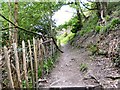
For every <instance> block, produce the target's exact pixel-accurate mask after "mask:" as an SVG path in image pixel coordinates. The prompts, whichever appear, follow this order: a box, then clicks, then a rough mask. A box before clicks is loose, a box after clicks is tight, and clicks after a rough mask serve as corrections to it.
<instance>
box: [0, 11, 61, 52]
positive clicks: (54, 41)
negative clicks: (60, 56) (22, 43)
mask: <svg viewBox="0 0 120 90" xmlns="http://www.w3.org/2000/svg"><path fill="white" fill-rule="evenodd" d="M0 16H1V17H2V18H3V19H5V20H6V21H8V22H9V23H11V24H12V25H13V26H15V28H18V29H21V30H23V31H26V32H29V33H32V34H35V35H38V36H40V37H41V38H42V39H44V37H45V38H52V40H53V43H54V44H55V46H56V48H57V49H58V50H59V51H60V52H61V53H63V51H61V50H60V49H59V47H58V46H57V44H56V42H55V39H54V37H47V36H43V35H40V34H38V33H36V32H32V31H29V30H26V29H24V28H22V27H20V26H17V25H15V24H14V23H13V22H12V21H10V20H9V19H7V18H6V17H4V16H3V15H2V14H1V13H0Z"/></svg>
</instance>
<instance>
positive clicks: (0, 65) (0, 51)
mask: <svg viewBox="0 0 120 90" xmlns="http://www.w3.org/2000/svg"><path fill="white" fill-rule="evenodd" d="M1 53H2V50H1V47H0V90H2V63H3V62H2V54H1Z"/></svg>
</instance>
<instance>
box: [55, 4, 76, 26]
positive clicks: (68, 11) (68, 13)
mask: <svg viewBox="0 0 120 90" xmlns="http://www.w3.org/2000/svg"><path fill="white" fill-rule="evenodd" d="M75 12H76V11H75V9H73V8H71V7H70V6H69V5H64V6H62V7H61V9H60V10H58V11H57V12H55V14H54V16H53V19H55V21H56V26H59V25H61V24H64V23H65V22H67V21H69V20H70V19H71V18H72V16H73V15H74V13H75Z"/></svg>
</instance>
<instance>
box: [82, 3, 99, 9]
mask: <svg viewBox="0 0 120 90" xmlns="http://www.w3.org/2000/svg"><path fill="white" fill-rule="evenodd" d="M80 3H81V4H82V5H83V6H84V7H85V8H86V9H88V10H97V8H88V7H87V6H86V5H85V4H84V3H83V2H81V1H80Z"/></svg>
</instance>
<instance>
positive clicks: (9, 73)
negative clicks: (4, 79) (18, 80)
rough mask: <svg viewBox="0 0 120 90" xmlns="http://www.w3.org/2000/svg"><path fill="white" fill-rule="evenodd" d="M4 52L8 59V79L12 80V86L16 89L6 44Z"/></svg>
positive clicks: (6, 59) (10, 82)
mask: <svg viewBox="0 0 120 90" xmlns="http://www.w3.org/2000/svg"><path fill="white" fill-rule="evenodd" d="M4 54H5V61H6V66H7V72H8V79H9V80H10V81H9V84H10V88H11V89H14V83H13V79H12V73H11V67H10V59H9V55H8V51H7V47H6V46H4Z"/></svg>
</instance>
